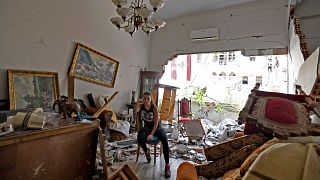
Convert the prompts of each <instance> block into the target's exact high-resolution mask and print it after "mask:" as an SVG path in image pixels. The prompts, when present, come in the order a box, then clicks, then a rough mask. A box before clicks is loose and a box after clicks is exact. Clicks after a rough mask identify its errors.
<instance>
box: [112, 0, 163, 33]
mask: <svg viewBox="0 0 320 180" xmlns="http://www.w3.org/2000/svg"><path fill="white" fill-rule="evenodd" d="M112 2H113V4H115V5H116V6H117V9H116V12H117V13H118V15H119V16H120V17H113V18H111V22H112V24H114V25H115V26H117V27H118V29H119V30H120V28H124V30H125V32H127V33H129V34H130V35H131V36H132V34H133V33H134V32H135V31H136V30H138V29H139V28H141V29H142V30H143V31H144V32H145V33H147V35H149V33H150V32H152V31H156V30H157V29H159V28H161V27H163V26H164V25H165V24H166V22H165V21H163V20H162V19H158V18H155V19H150V17H151V16H152V15H153V14H154V13H155V12H156V11H157V10H158V9H160V8H162V7H163V5H164V1H163V0H149V2H150V5H151V6H152V8H153V10H149V9H148V8H147V5H146V4H144V3H143V0H132V2H131V4H130V6H129V7H124V6H125V5H127V0H112Z"/></svg>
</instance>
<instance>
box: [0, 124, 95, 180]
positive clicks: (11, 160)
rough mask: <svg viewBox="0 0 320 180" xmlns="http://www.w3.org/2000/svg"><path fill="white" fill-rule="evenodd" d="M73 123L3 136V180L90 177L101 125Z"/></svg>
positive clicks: (0, 144)
mask: <svg viewBox="0 0 320 180" xmlns="http://www.w3.org/2000/svg"><path fill="white" fill-rule="evenodd" d="M67 120H68V119H67ZM73 121H74V120H70V123H65V124H66V125H62V126H60V127H58V128H51V129H44V130H33V131H15V132H13V133H10V134H7V135H4V136H2V137H0V157H1V161H0V179H20V178H21V177H23V179H88V178H90V177H91V176H92V175H93V174H94V172H95V161H96V148H97V139H98V127H99V125H98V124H91V123H90V124H79V123H77V124H75V123H71V122H73Z"/></svg>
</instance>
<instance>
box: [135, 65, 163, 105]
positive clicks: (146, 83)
mask: <svg viewBox="0 0 320 180" xmlns="http://www.w3.org/2000/svg"><path fill="white" fill-rule="evenodd" d="M159 79H160V73H159V72H156V71H140V89H139V98H141V97H142V95H143V93H144V92H145V91H149V92H151V93H152V95H153V98H154V100H155V104H158V88H156V86H157V85H158V84H159Z"/></svg>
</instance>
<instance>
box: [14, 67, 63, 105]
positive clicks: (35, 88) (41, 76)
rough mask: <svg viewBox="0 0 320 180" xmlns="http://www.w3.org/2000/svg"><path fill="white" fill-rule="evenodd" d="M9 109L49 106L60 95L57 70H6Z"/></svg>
mask: <svg viewBox="0 0 320 180" xmlns="http://www.w3.org/2000/svg"><path fill="white" fill-rule="evenodd" d="M8 83H9V99H10V109H33V108H39V107H40V108H44V109H47V108H50V109H52V105H53V103H54V101H55V100H56V99H58V98H59V97H60V88H59V77H58V72H46V71H30V70H13V69H9V70H8Z"/></svg>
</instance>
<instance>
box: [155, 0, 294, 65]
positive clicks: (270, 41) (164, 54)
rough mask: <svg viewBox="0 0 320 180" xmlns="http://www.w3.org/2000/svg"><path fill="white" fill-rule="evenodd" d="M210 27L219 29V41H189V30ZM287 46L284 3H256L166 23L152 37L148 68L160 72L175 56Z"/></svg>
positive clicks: (261, 0)
mask: <svg viewBox="0 0 320 180" xmlns="http://www.w3.org/2000/svg"><path fill="white" fill-rule="evenodd" d="M210 27H217V28H219V30H220V40H217V41H200V42H190V40H189V32H190V31H191V30H195V29H205V28H210ZM251 36H262V37H261V38H252V37H251ZM287 44H288V6H287V0H258V1H253V2H249V3H245V4H241V5H237V6H233V7H228V8H224V9H220V10H214V11H209V12H204V13H201V14H196V15H190V16H185V17H181V18H176V19H173V20H169V21H168V22H167V25H166V26H165V27H164V28H162V29H159V30H158V31H157V32H154V33H152V34H151V53H150V68H151V69H152V70H156V71H162V66H163V65H165V64H166V63H167V61H168V60H169V59H171V57H172V56H174V55H177V54H188V53H199V52H212V51H228V50H243V49H245V50H250V49H268V48H284V47H287V46H288V45H287Z"/></svg>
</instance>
